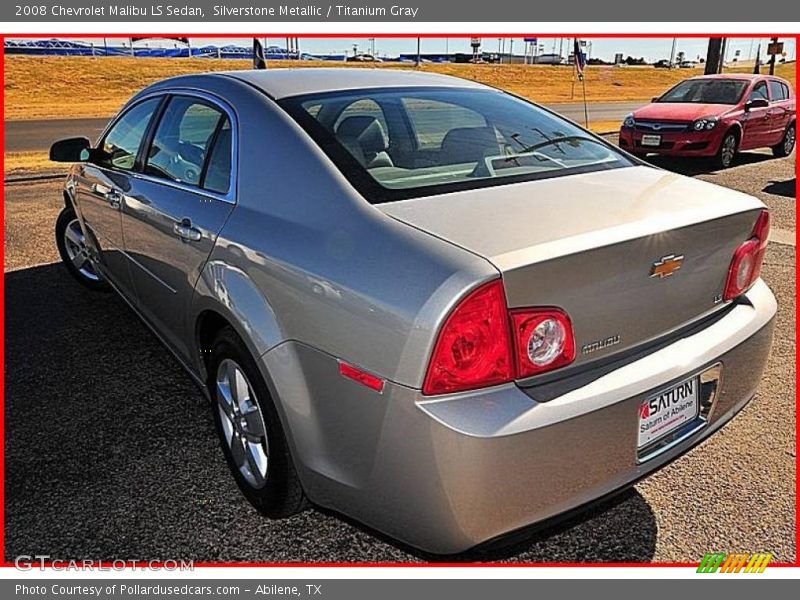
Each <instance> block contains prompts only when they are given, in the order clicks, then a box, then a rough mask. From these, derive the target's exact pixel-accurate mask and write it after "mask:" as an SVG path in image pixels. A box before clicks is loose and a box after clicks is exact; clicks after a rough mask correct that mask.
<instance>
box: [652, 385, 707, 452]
mask: <svg viewBox="0 0 800 600" xmlns="http://www.w3.org/2000/svg"><path fill="white" fill-rule="evenodd" d="M700 399H701V394H700V378H699V376H698V375H697V374H695V375H692V376H690V377H686V378H684V379H682V380H680V381H678V382H676V383H673V384H672V385H670V386H668V387H665V388H662V389H660V390H659V391H658V392H656V393H654V394H651V395H649V396H648V397H647V398H645V400H644V401H642V402H640V403H639V406H638V418H637V438H636V448H637V451H638V452H639V454H640V455H641V454H646V452H644V453H643V452H642V451H643V450H646V449H647V448H651V447H653V446H655V445H658V443H659V442H661V441H662V440H663V439H664V438H667V437H670V436H672V435H674V434H675V433H676V432H677V431H679V430H681V429H683V428H684V427H688V426H690V425H691V424H693V423H695V422H696V421H697V419H698V417H699V416H700ZM645 426H646V427H645Z"/></svg>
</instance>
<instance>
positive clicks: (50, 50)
mask: <svg viewBox="0 0 800 600" xmlns="http://www.w3.org/2000/svg"><path fill="white" fill-rule="evenodd" d="M117 39H118V38H116V39H115V41H117ZM3 49H4V52H5V53H6V54H22V55H28V56H131V47H130V46H107V45H104V44H102V43H100V44H87V43H84V42H71V41H65V40H57V39H52V40H30V41H16V40H8V39H7V40H5V43H4V44H3ZM265 51H266V55H267V59H268V60H286V59H293V60H298V59H299V60H344V59H345V56H344V55H343V54H326V55H313V54H307V53H300V54H298V53H296V52H292V53H290V52H288V51H287V50H286V49H285V48H281V47H279V46H269V47H267V48H266V50H265ZM189 52H191V56H192V58H243V59H247V60H253V48H252V47H247V48H246V47H243V46H232V45H229V46H221V47H220V46H202V47H198V48H194V47H192V48H190V47H189V46H186V45H182V44H181V45H179V44H177V43H176V44H175V46H174V47H173V48H156V47H154V48H150V47H146V46H142V45H141V44H139V45H137V46H134V47H133V55H134V56H137V57H139V56H141V57H152V58H187V57H188V56H189Z"/></svg>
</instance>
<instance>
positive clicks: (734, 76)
mask: <svg viewBox="0 0 800 600" xmlns="http://www.w3.org/2000/svg"><path fill="white" fill-rule="evenodd" d="M759 77H766V78H771V79H780V77H776V76H774V75H761V74H758V75H755V74H753V73H714V74H712V75H698V76H696V77H692V79H739V80H742V81H752V80H753V79H758V78H759Z"/></svg>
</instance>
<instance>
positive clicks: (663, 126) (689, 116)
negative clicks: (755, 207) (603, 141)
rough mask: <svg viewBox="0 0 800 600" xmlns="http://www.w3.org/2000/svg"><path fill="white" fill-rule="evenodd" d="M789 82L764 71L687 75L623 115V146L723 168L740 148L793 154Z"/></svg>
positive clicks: (793, 116)
mask: <svg viewBox="0 0 800 600" xmlns="http://www.w3.org/2000/svg"><path fill="white" fill-rule="evenodd" d="M795 121H796V99H795V95H794V90H793V89H792V86H791V84H790V83H789V82H788V81H786V80H784V79H780V78H778V77H769V76H762V75H743V74H725V75H706V76H700V77H693V78H691V79H686V80H684V81H682V82H680V83H679V84H677V85H676V86H675V87H673V88H672V89H670V90H669V91H667V92H666V93H664V94H663V95H661V96H659V97H657V98H653V102H652V103H651V104H648V105H647V106H643V107H642V108H640V109H638V110H636V111H634V112H633V113H631V114H629V115H628V116H627V117H625V121H624V122H623V124H622V127H621V129H620V133H619V143H620V146H621V147H622V148H624V149H626V150H628V151H629V152H632V153H633V154H636V155H639V156H644V155H645V154H647V153H650V152H654V153H656V154H666V155H670V156H705V157H710V158H712V159H713V161H714V162H715V164H716V166H717V167H719V168H723V169H724V168H727V167H729V166H730V165H731V162H732V161H733V158H734V156H735V155H736V153H737V152H739V151H740V150H752V149H755V148H763V147H769V148H772V153H773V154H774V155H775V156H778V157H782V156H789V155H790V154H791V153H792V151H793V150H794V146H795V139H796V124H795Z"/></svg>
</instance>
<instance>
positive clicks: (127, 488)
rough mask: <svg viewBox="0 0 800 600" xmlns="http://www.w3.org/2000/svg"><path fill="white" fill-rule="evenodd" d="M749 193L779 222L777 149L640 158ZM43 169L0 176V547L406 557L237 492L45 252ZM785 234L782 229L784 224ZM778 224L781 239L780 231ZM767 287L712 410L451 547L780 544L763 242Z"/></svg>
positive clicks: (170, 395)
mask: <svg viewBox="0 0 800 600" xmlns="http://www.w3.org/2000/svg"><path fill="white" fill-rule="evenodd" d="M654 162H656V164H658V166H664V167H666V168H672V169H675V170H679V171H682V172H684V173H686V174H689V175H693V176H697V177H700V178H703V179H708V180H711V181H714V182H715V183H719V184H721V185H727V186H728V187H733V188H735V189H740V190H742V191H745V192H748V193H751V194H754V195H756V196H758V197H759V198H761V199H762V200H763V201H764V202H765V203H767V204H768V205H769V206H770V208H771V209H772V211H773V216H774V225H775V226H776V227H778V228H780V229H781V230H782V231H785V232H790V233H793V232H794V229H795V219H794V209H795V198H794V186H795V180H794V157H792V158H790V159H783V160H774V159H771V158H769V157H768V156H767V155H765V154H764V153H748V154H746V155H744V156H743V157H742V158H741V159H740V161H739V163H738V165H737V166H736V167H734V168H732V169H730V170H727V171H723V172H717V173H715V172H706V171H703V170H702V167H701V164H700V163H693V162H680V161H678V162H672V161H654ZM61 207H62V200H61V192H60V182H33V183H20V184H10V185H7V186H6V189H5V250H6V255H5V256H6V258H5V261H6V262H5V294H6V298H5V302H6V304H5V311H6V312H5V319H6V320H5V327H6V339H5V359H6V363H5V368H6V379H5V386H6V387H5V427H6V430H5V434H6V437H5V444H6V447H5V451H6V465H5V480H6V482H5V485H6V487H5V504H6V506H5V511H6V512H5V544H6V547H5V555H6V557H7V559H8V558H9V557H13V556H15V555H18V554H48V555H50V556H51V557H53V558H75V559H82V558H86V559H102V558H106V559H107V558H128V559H162V560H163V559H179V558H185V559H194V560H196V561H256V562H262V561H263V562H284V561H323V562H328V561H336V562H349V561H369V562H375V561H424V560H431V559H432V558H433V557H430V556H426V555H422V554H419V553H417V552H414V551H411V550H410V549H408V548H406V547H403V546H401V545H398V544H396V543H395V542H393V541H392V540H389V539H387V538H385V537H384V536H381V535H379V534H377V533H375V532H374V531H371V530H369V529H367V528H365V527H363V526H361V525H358V524H356V523H354V522H352V521H350V520H348V519H345V518H343V517H341V516H339V515H337V514H334V513H331V512H329V511H320V510H317V509H310V510H308V511H306V512H304V513H302V514H300V515H297V516H294V517H292V518H290V519H286V520H282V521H270V520H268V519H266V518H263V517H261V516H260V515H259V514H257V513H256V512H255V511H254V510H253V509H252V508H251V507H250V506H249V505H248V504H247V502H246V501H245V500H244V499H243V498H242V497H241V495H240V494H239V492H238V491H237V489H236V486H235V485H234V483H233V480H232V478H231V476H230V475H229V473H228V470H227V467H226V465H225V463H224V460H223V456H222V452H221V451H220V449H219V447H218V442H217V440H216V437H215V433H214V428H213V422H212V418H211V412H210V408H209V407H208V405H207V404H206V403H205V402H204V400H203V398H202V396H201V394H200V393H199V392H198V391H197V389H196V388H195V387H194V385H193V384H192V383H191V381H190V380H189V378H188V377H187V376H186V375H185V374H184V373H183V372H182V371H181V369H180V367H179V366H178V364H177V363H176V362H175V361H174V360H173V359H172V358H171V356H170V355H169V353H168V352H167V351H166V350H165V349H164V348H163V347H162V346H161V345H160V344H159V343H158V342H157V341H156V339H155V338H154V337H153V336H152V334H151V333H150V332H149V331H148V330H147V328H146V327H145V326H144V325H142V324H141V323H140V322H139V320H138V319H137V318H136V317H135V316H134V315H133V313H132V312H131V311H130V310H129V309H128V308H127V307H126V305H125V304H124V303H123V302H122V301H121V300H120V299H119V298H117V297H116V296H115V295H113V294H104V293H93V292H90V291H88V290H86V289H84V288H83V287H81V286H80V285H78V284H77V283H75V282H74V281H73V280H72V279H71V278H70V277H69V275H68V274H67V273H66V270H65V269H64V268H63V267H62V266H61V265H60V264H58V262H57V261H58V255H57V252H56V250H55V245H54V242H53V233H52V231H53V224H54V222H55V218H56V216H57V214H58V212H59V210H60V209H61ZM789 238H791V236H789ZM784 241H788V240H784ZM763 275H764V278H765V279H766V281H767V283H768V284H769V285H770V287H771V288H772V289H773V291H774V292H775V294H776V296H777V298H778V302H779V313H778V326H777V328H776V338H775V344H774V347H773V351H772V355H771V358H770V361H769V363H768V366H767V371H766V373H765V376H764V379H763V383H762V385H761V387H760V389H759V392H758V396H757V397H756V398H755V400H753V401H752V402H751V403H750V404H749V405H748V406H747V407H746V408H745V409H744V410H743V411H742V413H740V414H739V416H737V417H736V418H735V419H734V420H733V421H732V422H731V423H730V424H729V425H728V426H726V427H725V428H724V429H723V430H722V431H720V432H719V433H718V434H716V435H715V436H713V437H712V438H711V439H709V440H708V441H706V442H705V443H703V444H702V445H700V446H698V447H697V448H695V449H694V450H692V451H691V452H689V453H688V455H686V456H684V457H683V458H681V459H680V460H678V461H677V462H675V463H673V464H672V465H670V466H669V467H667V468H665V469H663V470H662V471H660V472H658V473H656V474H655V475H653V476H652V477H651V478H649V479H647V480H645V481H644V482H642V483H640V484H638V485H637V486H636V487H635V488H634V489H633V490H631V491H629V492H627V493H626V494H624V495H622V496H621V497H620V498H618V499H617V500H616V501H615V502H612V503H607V504H603V505H599V506H596V507H594V508H593V509H591V510H590V511H589V512H588V513H585V514H584V515H582V516H579V517H576V518H572V519H570V520H568V521H566V522H565V523H562V524H561V525H558V526H557V527H555V528H551V529H548V530H546V531H543V532H540V533H537V534H535V535H532V536H531V537H529V538H527V539H526V540H524V541H522V542H520V543H519V544H517V545H515V546H512V547H511V548H507V549H505V550H503V551H496V552H494V553H490V554H481V555H467V556H464V557H457V558H458V559H470V560H475V559H477V560H498V561H514V562H518V561H523V562H549V561H569V562H573V561H592V562H595V561H599V562H603V561H624V562H639V561H642V562H645V561H659V562H663V561H698V560H699V559H700V558H702V556H703V555H704V554H705V553H706V552H710V551H723V552H734V551H739V552H771V553H772V554H773V555H774V560H775V561H793V560H795V558H796V545H795V532H796V523H795V518H794V515H795V512H794V511H795V484H794V482H795V411H796V406H795V343H794V336H795V333H794V331H795V316H794V315H795V288H794V286H795V257H794V247H792V246H791V245H788V244H782V243H771V244H770V246H769V250H768V253H767V258H766V263H765V266H764V271H763Z"/></svg>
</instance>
